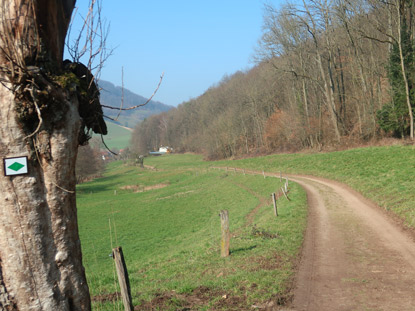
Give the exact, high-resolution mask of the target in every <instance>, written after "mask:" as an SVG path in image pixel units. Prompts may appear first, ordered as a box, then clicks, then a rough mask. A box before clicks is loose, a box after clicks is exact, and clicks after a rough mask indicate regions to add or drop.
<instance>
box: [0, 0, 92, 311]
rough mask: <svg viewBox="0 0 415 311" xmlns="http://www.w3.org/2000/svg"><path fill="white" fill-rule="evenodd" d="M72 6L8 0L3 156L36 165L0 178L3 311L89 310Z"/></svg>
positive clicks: (53, 0) (2, 62)
mask: <svg viewBox="0 0 415 311" xmlns="http://www.w3.org/2000/svg"><path fill="white" fill-rule="evenodd" d="M74 5H75V0H60V1H59V0H38V1H34V0H0V19H1V23H0V34H1V38H0V54H1V56H0V67H1V70H0V81H1V84H0V122H1V124H0V137H1V141H0V154H1V157H2V158H7V157H16V156H27V157H28V168H29V174H27V175H22V176H4V174H0V189H1V192H0V201H1V211H0V309H1V310H45V311H46V310H90V297H89V291H88V286H87V283H86V278H85V272H84V268H83V266H82V256H81V245H80V240H79V235H78V225H77V211H76V201H75V182H76V179H75V161H76V154H77V149H78V143H79V141H78V140H79V135H78V134H79V131H80V129H81V130H82V129H83V127H82V126H81V119H80V116H79V110H78V109H79V101H78V98H79V96H78V95H79V94H77V89H76V87H74V84H71V85H69V84H68V83H66V82H65V81H66V80H65V79H64V78H65V77H66V76H65V73H64V71H63V65H62V57H63V49H64V39H65V36H66V31H67V28H68V25H69V21H70V17H71V14H72V10H73V8H74ZM59 78H61V79H59ZM57 81H58V82H59V81H60V83H58V82H57ZM62 81H63V82H62Z"/></svg>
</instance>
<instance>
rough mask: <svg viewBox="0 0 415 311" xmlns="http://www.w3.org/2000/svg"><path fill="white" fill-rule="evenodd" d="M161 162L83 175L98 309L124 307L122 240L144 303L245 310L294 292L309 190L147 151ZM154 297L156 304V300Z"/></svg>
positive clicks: (85, 234) (83, 227)
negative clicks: (224, 248)
mask: <svg viewBox="0 0 415 311" xmlns="http://www.w3.org/2000/svg"><path fill="white" fill-rule="evenodd" d="M145 164H146V165H149V166H151V167H153V169H140V168H138V167H134V166H131V165H129V164H128V163H124V162H114V163H111V164H110V165H109V166H108V168H107V170H106V173H105V175H104V177H102V178H100V179H97V180H95V181H93V182H89V183H85V184H82V185H79V187H78V189H77V196H78V199H77V204H78V217H79V227H80V236H81V242H82V249H83V261H84V265H85V268H86V273H87V278H88V283H89V286H90V291H91V295H92V297H93V301H94V310H117V308H118V307H120V304H121V301H120V299H119V300H118V301H115V302H114V301H112V299H113V298H114V293H116V292H118V291H119V289H118V287H117V282H116V276H115V270H114V263H113V259H112V258H111V257H110V254H111V250H112V248H114V247H116V246H122V248H123V251H124V256H125V260H126V265H127V268H128V271H129V277H130V283H131V288H132V296H133V300H134V305H135V306H137V308H139V309H140V310H147V309H148V310H181V309H184V308H186V307H187V308H189V307H191V309H192V310H209V309H210V310H212V309H213V310H233V309H235V310H241V309H244V308H246V307H247V306H251V305H253V304H261V303H266V302H270V301H275V302H276V303H278V302H280V303H283V302H284V301H286V300H289V298H290V289H291V286H292V279H293V274H294V271H295V269H294V266H295V264H296V262H297V259H298V253H299V249H300V248H301V244H302V239H303V231H304V228H305V223H306V213H307V208H306V197H305V193H304V191H303V190H302V189H301V188H299V187H298V186H297V185H295V184H292V185H290V198H291V201H288V200H286V199H285V198H284V197H281V198H280V199H279V200H278V205H279V209H278V212H279V217H275V216H274V214H273V208H272V202H271V197H270V194H271V193H272V192H274V191H276V190H277V189H280V188H281V186H282V185H281V184H280V181H279V179H277V178H266V179H264V178H263V176H262V175H259V176H252V175H243V174H241V173H237V174H235V173H234V172H226V171H223V170H222V171H219V170H214V169H212V168H209V166H210V165H211V164H212V163H208V162H203V161H202V158H201V157H200V156H196V155H166V156H162V157H155V158H146V159H145ZM225 209H226V210H228V211H229V218H230V231H231V243H230V252H231V254H230V256H229V257H227V258H222V257H220V237H221V228H220V217H219V212H220V211H221V210H225ZM149 306H152V308H150V307H149Z"/></svg>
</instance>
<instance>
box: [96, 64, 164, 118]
mask: <svg viewBox="0 0 415 311" xmlns="http://www.w3.org/2000/svg"><path fill="white" fill-rule="evenodd" d="M163 77H164V72H163V73H162V74H161V76H160V81H159V84H158V85H157V88H156V89H155V90H154V92H153V94H151V96H150V98H149V99H148V100H147V101H146V102H145V103H144V104H140V105H136V106H134V107H130V108H122V109H120V108H117V107H112V106H106V105H101V106H102V107H104V108H108V109H117V110H118V109H119V110H122V111H126V110H133V109H137V108H139V107H143V106H145V105H147V104H148V103H149V102H150V101H151V100H152V99H153V97H154V95H156V93H157V91H158V89H159V88H160V85H161V82H162V81H163Z"/></svg>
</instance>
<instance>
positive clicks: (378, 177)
mask: <svg viewBox="0 0 415 311" xmlns="http://www.w3.org/2000/svg"><path fill="white" fill-rule="evenodd" d="M215 165H218V166H220V165H222V166H232V167H241V168H249V169H256V170H262V169H263V170H265V171H268V172H276V173H278V172H279V171H282V172H284V173H296V174H309V175H314V176H321V177H326V178H330V179H334V180H337V181H340V182H343V183H345V184H348V185H349V186H351V187H352V188H354V189H355V190H357V191H359V192H360V193H362V194H363V195H364V196H365V197H367V198H369V199H371V200H373V201H374V202H376V203H377V204H378V205H379V206H381V207H383V208H384V209H386V210H388V211H390V212H392V213H393V214H395V215H397V216H398V217H400V218H401V219H402V220H403V221H404V223H405V225H406V226H408V227H410V228H415V177H414V176H415V146H389V147H368V148H358V149H352V150H347V151H339V152H329V153H315V154H305V153H302V154H283V155H270V156H265V157H259V158H250V159H243V160H235V161H220V162H216V163H215Z"/></svg>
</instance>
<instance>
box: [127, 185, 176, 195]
mask: <svg viewBox="0 0 415 311" xmlns="http://www.w3.org/2000/svg"><path fill="white" fill-rule="evenodd" d="M167 186H168V184H156V185H151V186H143V185H127V186H123V187H120V189H122V190H132V191H133V192H134V193H137V192H145V191H150V190H154V189H162V188H165V187H167Z"/></svg>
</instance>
